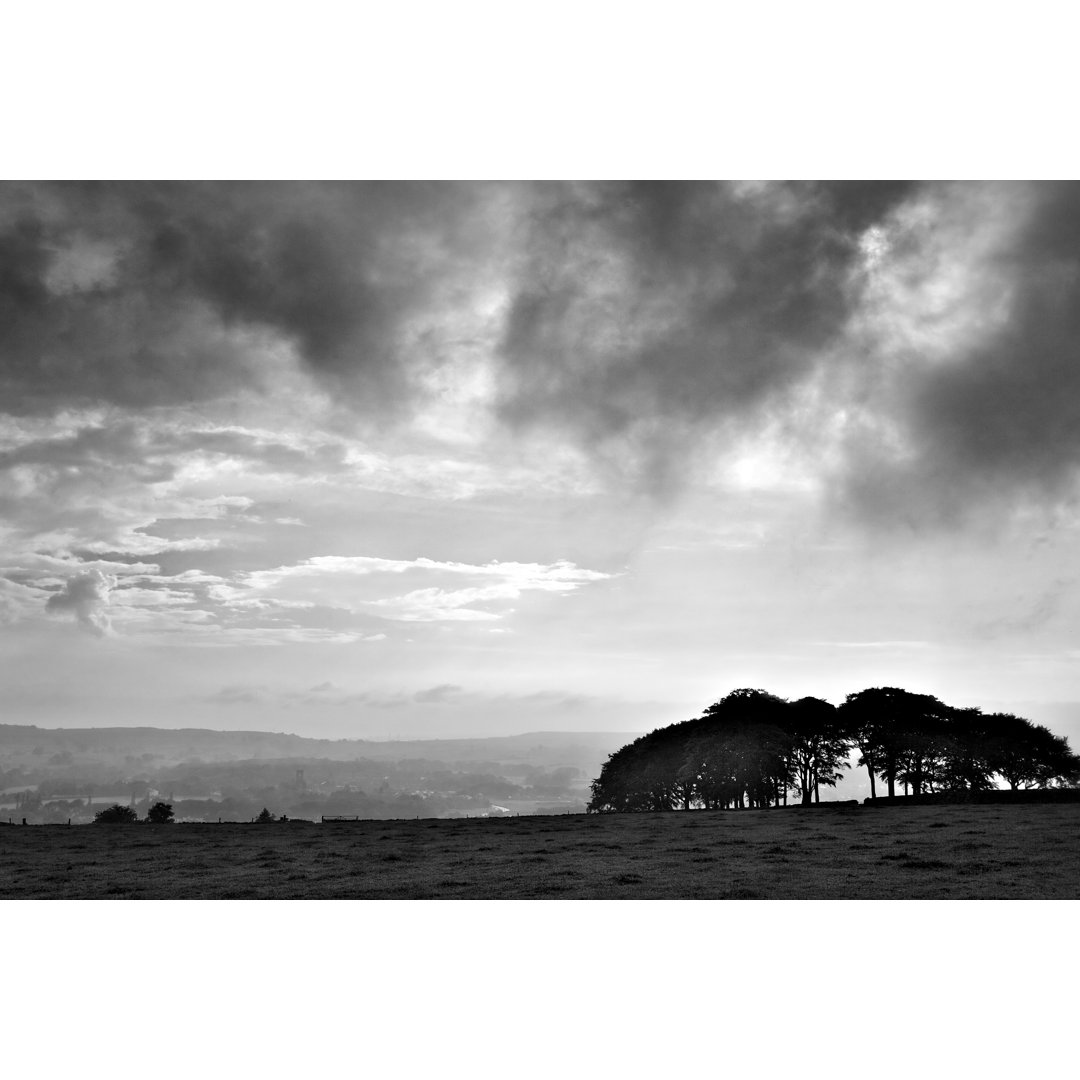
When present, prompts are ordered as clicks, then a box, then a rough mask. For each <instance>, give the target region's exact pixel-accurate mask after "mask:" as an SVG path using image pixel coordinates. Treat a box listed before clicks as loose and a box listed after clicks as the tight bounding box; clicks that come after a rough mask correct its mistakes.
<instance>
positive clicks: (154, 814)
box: [146, 802, 173, 825]
mask: <svg viewBox="0 0 1080 1080" xmlns="http://www.w3.org/2000/svg"><path fill="white" fill-rule="evenodd" d="M172 819H173V808H172V806H171V805H170V804H169V803H163V802H158V803H154V805H153V806H151V807H150V809H149V810H148V811H147V813H146V820H147V821H149V822H150V823H151V824H152V825H169V824H171V822H172Z"/></svg>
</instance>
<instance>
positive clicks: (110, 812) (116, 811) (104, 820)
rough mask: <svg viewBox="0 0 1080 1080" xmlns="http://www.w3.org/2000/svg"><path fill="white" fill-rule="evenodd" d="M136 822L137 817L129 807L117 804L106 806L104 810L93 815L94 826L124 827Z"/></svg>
mask: <svg viewBox="0 0 1080 1080" xmlns="http://www.w3.org/2000/svg"><path fill="white" fill-rule="evenodd" d="M138 820H139V815H138V814H136V813H135V811H134V810H132V809H131V807H130V806H121V805H120V804H119V803H113V805H112V806H106V807H105V809H104V810H99V811H98V812H97V813H96V814H95V815H94V824H95V825H97V824H101V825H126V824H127V823H128V822H130V821H138Z"/></svg>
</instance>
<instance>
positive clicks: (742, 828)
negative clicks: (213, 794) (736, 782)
mask: <svg viewBox="0 0 1080 1080" xmlns="http://www.w3.org/2000/svg"><path fill="white" fill-rule="evenodd" d="M0 897H3V898H5V899H14V898H23V899H32V898H38V899H61V898H66V899H146V900H149V899H388V900H389V899H444V898H446V899H622V898H626V899H660V898H663V899H680V898H685V899H736V900H739V899H747V900H760V899H1057V900H1065V899H1069V900H1071V899H1077V898H1080V805H1076V804H1072V805H1032V806H913V807H887V808H880V807H875V808H873V809H871V808H865V807H856V806H851V807H844V808H837V809H832V808H825V807H820V808H814V809H808V810H802V809H788V810H747V811H742V812H722V811H719V812H704V811H700V812H690V813H666V814H625V815H623V814H610V815H584V814H575V815H565V816H559V817H518V818H503V819H498V818H480V819H470V820H457V821H436V820H421V821H359V822H346V823H336V824H331V823H327V824H320V825H315V824H304V823H294V822H290V823H288V824H273V825H252V824H242V825H241V824H223V825H169V826H150V825H113V826H102V825H84V826H73V827H70V828H67V827H63V826H38V827H34V826H28V827H25V828H23V827H21V826H12V827H5V828H0Z"/></svg>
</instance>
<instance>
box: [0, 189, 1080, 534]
mask: <svg viewBox="0 0 1080 1080" xmlns="http://www.w3.org/2000/svg"><path fill="white" fill-rule="evenodd" d="M984 235H985V237H988V238H989V239H987V240H986V242H985V243H982V241H981V240H980V238H981V237H984ZM875 237H876V239H875ZM868 240H873V243H874V244H879V245H880V248H881V251H883V252H884V254H883V255H882V256H881V258H882V259H883V260H884V262H883V265H886V266H888V267H891V268H892V270H891V273H892V274H893V277H892V278H891V279H889V281H890V282H891V284H890V285H889V286H888V287H887V288H886V289H885V295H880V294H875V293H874V292H873V288H872V285H873V279H872V273H871V269H872V268H871V267H870V264H869V261H868V250H869V249H868V247H867V244H868ZM980 244H981V245H982V246H980ZM958 282H959V284H958ZM984 282H989V283H990V285H992V286H993V287H992V288H991V287H990V285H987V286H986V288H982V287H981V284H980V283H984ZM890 289H891V290H893V292H894V293H895V295H890V294H889V290H890ZM920 289H921V291H920ZM499 295H502V296H503V297H504V298H505V303H504V304H503V305H502V307H501V308H500V307H498V305H497V303H496V298H497V297H498V296H499ZM1078 301H1080V185H1077V184H1034V185H1031V184H1026V185H1025V184H1008V185H979V184H966V183H965V184H951V185H950V184H910V183H899V182H896V183H894V182H868V183H854V182H840V183H811V182H806V183H803V182H799V183H773V184H712V183H669V182H657V183H580V184H574V183H566V184H563V183H538V184H491V185H479V184H430V183H364V184H337V183H330V184H312V183H167V184H158V183H124V184H113V183H87V184H70V183H61V184H45V185H38V184H21V183H11V184H5V185H3V186H0V344H2V346H3V348H2V351H0V401H2V407H3V408H4V409H5V410H6V411H7V412H8V413H13V414H35V413H41V414H46V415H47V414H49V413H52V412H55V411H56V410H58V409H60V408H63V407H65V406H72V405H89V404H94V403H112V404H117V405H120V406H123V407H126V408H129V409H143V410H145V409H146V408H148V407H152V406H158V405H175V404H191V403H198V402H201V401H208V400H212V399H214V398H216V397H219V396H221V395H225V394H228V393H230V392H232V391H234V390H236V389H237V388H239V387H261V388H263V389H265V390H267V391H268V392H270V393H272V392H273V391H274V389H275V386H274V380H275V377H276V375H275V373H276V372H277V371H278V370H279V368H278V367H276V366H275V365H276V364H279V363H280V361H279V360H275V359H274V357H275V356H276V355H277V354H279V353H280V352H281V350H282V347H283V346H288V347H289V348H290V349H291V350H292V351H293V353H294V354H295V357H296V359H297V362H298V363H299V364H300V367H301V370H303V371H305V372H307V373H308V374H310V375H311V376H312V377H314V378H315V379H317V380H319V381H320V383H321V384H322V385H323V386H325V387H327V388H329V389H331V390H332V391H333V392H334V395H335V400H337V401H339V402H340V403H341V404H342V405H343V407H344V408H345V409H346V410H351V411H353V412H355V413H359V414H362V415H363V416H364V417H365V418H366V419H372V418H381V417H386V418H389V419H391V420H392V419H393V418H395V417H397V416H400V415H402V414H403V413H406V412H408V411H409V410H410V409H411V408H412V407H413V406H416V405H419V404H421V403H422V401H423V400H424V398H423V396H422V395H423V391H421V390H420V389H419V383H418V380H417V375H418V374H420V373H422V372H423V371H425V370H427V369H425V365H429V366H430V365H438V364H440V363H443V362H445V361H448V360H451V361H452V360H453V359H454V357H455V355H456V353H455V350H460V349H461V348H474V347H475V346H476V340H475V339H472V338H469V336H468V334H469V333H473V332H476V331H477V326H476V325H471V327H468V326H466V327H465V328H464V329H463V328H462V326H458V325H457V324H456V323H455V318H457V317H458V316H459V315H460V314H461V313H462V312H465V313H469V312H475V311H476V310H477V308H478V305H479V306H480V307H484V309H485V310H486V311H490V312H492V314H490V317H489V316H488V315H484V316H483V317H482V318H481V319H480V321H481V322H482V321H483V319H487V320H488V322H487V323H486V324H485V325H486V327H487V329H486V330H485V331H484V332H485V333H490V335H491V342H492V343H493V345H494V349H495V354H496V355H495V363H496V365H497V370H496V373H495V374H496V383H495V385H496V387H497V401H496V408H497V411H498V415H499V416H500V418H501V419H502V420H503V421H504V422H505V423H506V424H507V425H508V427H509V428H510V429H511V430H512V431H513V432H522V431H526V430H536V431H540V432H546V433H548V434H549V435H554V436H555V437H558V438H566V439H570V440H572V441H574V442H576V443H577V444H579V445H581V446H584V447H586V448H587V449H588V450H589V451H590V452H591V454H592V455H593V460H594V461H595V462H597V463H598V464H599V465H600V466H601V467H604V468H609V469H610V470H611V472H612V474H613V475H614V476H616V477H618V478H619V480H620V481H628V480H629V481H633V482H636V483H638V484H644V485H645V486H646V487H648V488H649V489H650V490H652V491H654V492H664V491H668V490H673V489H675V488H677V487H678V485H679V483H680V482H681V481H682V479H684V477H685V476H686V475H687V474H688V473H690V472H692V470H693V467H694V465H695V463H697V462H699V461H701V460H703V455H702V452H701V450H702V447H703V445H705V444H706V443H710V444H713V445H715V442H716V440H717V439H718V438H719V439H723V438H724V437H735V436H741V435H750V436H752V435H753V434H754V433H755V432H756V431H758V430H759V429H760V427H761V426H762V424H764V423H772V422H774V421H777V422H779V423H780V425H781V430H782V431H784V430H789V429H790V431H791V433H792V434H791V435H790V437H791V438H792V440H793V442H792V446H793V447H794V448H795V449H796V451H799V450H802V451H805V452H806V453H807V454H809V455H811V459H812V460H815V462H816V459H817V457H818V456H820V457H821V461H820V462H819V463H817V462H816V464H817V465H818V466H819V467H820V468H821V469H822V470H825V469H828V470H829V471H830V476H829V477H828V479H829V480H830V481H831V491H832V492H833V493H834V494H835V495H836V497H837V499H838V502H839V503H840V504H842V505H843V506H845V507H846V508H847V509H849V510H851V511H853V512H855V513H856V514H858V515H859V516H860V517H862V518H864V519H867V518H868V519H873V520H885V521H892V522H894V521H896V520H897V519H901V520H909V521H911V522H913V523H921V522H926V521H937V522H942V521H947V520H949V519H951V518H954V519H955V518H959V517H962V516H963V514H964V513H965V511H966V509H967V508H970V507H973V506H983V505H987V504H993V503H999V502H1002V501H1004V502H1005V503H1008V504H1012V503H1013V502H1014V501H1015V500H1016V499H1017V498H1031V499H1033V500H1039V501H1041V502H1046V501H1047V500H1049V501H1054V500H1058V499H1062V498H1066V497H1068V496H1070V495H1071V493H1072V492H1073V488H1074V482H1075V479H1076V467H1077V465H1078V464H1080V355H1078V353H1080V344H1078V342H1080V302H1078ZM905 304H906V305H907V306H906V307H904V306H903V305H905ZM949 304H952V305H953V306H954V307H959V308H965V310H964V315H965V319H966V321H965V322H964V327H963V330H962V332H961V331H954V332H950V333H951V336H950V334H944V333H943V332H942V324H943V321H947V319H946V315H947V314H948V312H946V315H943V314H942V312H943V310H944V309H943V305H944V306H945V308H947V307H948V305H949ZM485 305H486V306H485ZM890 305H893V307H890ZM883 312H884V314H883ZM875 320H876V322H875ZM893 323H897V324H904V325H909V324H910V325H911V326H916V328H917V330H918V332H917V333H916V332H912V333H910V334H908V336H907V338H905V339H903V340H899V338H898V339H897V340H896V341H894V340H891V339H890V338H889V333H892V329H890V328H893ZM463 325H464V324H463ZM870 325H873V326H874V327H876V329H875V330H874V332H873V333H871V332H868V330H867V327H868V326H870ZM901 336H902V335H901ZM927 341H933V342H934V344H932V345H927V344H926V342H927ZM943 343H944V344H943ZM808 387H816V388H817V389H816V390H815V393H816V395H817V396H814V395H811V396H810V397H802V396H800V395H803V394H804V392H805V391H807V388H808ZM822 388H824V389H822ZM784 425H788V427H785V426H784ZM837 430H840V432H841V434H839V435H837V433H836V432H837ZM133 432H134V429H132V428H130V427H124V425H123V424H121V425H119V427H118V430H117V431H115V432H112V433H109V432H104V431H89V430H84V431H82V432H79V433H76V434H73V435H70V436H65V439H66V441H65V439H61V440H54V441H51V442H49V444H48V446H47V447H46V446H44V444H37V445H35V446H34V447H24V448H22V449H11V450H8V451H6V452H5V456H4V458H3V460H2V461H0V465H8V466H14V465H18V464H19V463H20V462H29V461H31V459H32V458H33V455H35V454H37V455H44V457H45V458H47V459H48V461H49V463H50V467H52V468H54V469H55V470H57V475H60V474H61V473H62V471H63V470H64V469H65V468H68V467H70V468H72V469H75V468H77V467H78V466H79V463H80V462H86V461H95V460H101V461H103V460H105V459H106V458H108V457H109V455H110V453H111V452H112V451H110V449H109V447H110V445H112V446H116V447H117V449H116V451H115V454H114V457H115V459H116V460H117V461H118V462H119V461H120V459H121V458H123V457H125V456H126V458H127V460H128V461H131V462H135V461H136V455H137V454H143V462H144V463H143V464H133V466H132V467H133V468H134V469H145V470H149V471H148V473H147V475H146V476H145V477H144V478H143V479H145V480H146V482H151V481H153V480H154V479H155V478H157V477H159V476H162V477H163V476H167V475H168V471H169V469H170V468H171V465H170V462H169V460H168V457H167V454H165V453H161V454H159V453H156V452H155V448H154V447H152V446H149V445H148V444H147V443H146V436H145V435H139V436H138V438H136V437H135V435H134V434H133ZM186 438H187V442H186V443H184V437H182V436H180V435H179V434H174V435H173V436H172V442H173V444H174V445H173V446H172V449H173V450H174V451H175V452H177V453H181V452H184V451H185V450H187V449H192V450H195V449H198V450H201V451H203V452H205V453H222V454H229V455H233V456H238V457H245V456H247V457H248V459H249V460H250V461H251V462H252V464H257V467H260V468H278V469H282V470H291V469H293V468H295V469H297V470H299V471H303V469H305V468H307V467H309V466H310V465H311V464H312V463H311V461H310V455H311V454H312V453H314V451H311V450H309V449H306V448H304V449H299V448H297V447H294V446H290V445H288V444H287V443H286V442H285V441H282V442H281V443H280V444H273V445H271V441H269V440H263V441H262V443H261V444H260V445H258V446H254V445H253V444H252V442H251V439H250V437H249V435H247V434H245V433H243V432H242V431H240V430H237V431H231V430H227V429H221V430H218V431H214V432H209V431H203V432H199V433H197V434H193V435H190V436H187V437H186ZM828 439H832V440H833V445H832V449H833V450H835V455H834V456H833V457H831V458H829V459H828V461H826V455H824V454H823V453H821V451H820V447H822V446H825V445H826V443H827V442H828ZM125 440H126V444H127V445H126V447H120V446H119V443H123V442H125ZM140 440H141V441H140ZM181 443H184V444H183V445H181ZM144 451H146V452H145V453H144ZM319 453H320V454H321V460H320V462H319V463H318V464H319V467H320V468H322V469H323V470H324V471H334V470H335V469H338V468H340V466H341V451H340V449H337V448H335V447H333V446H331V445H330V444H329V443H328V444H327V447H326V448H325V450H324V451H320V452H319ZM130 478H131V479H139V478H140V477H138V476H136V475H135V473H134V472H133V473H131V474H130ZM65 482H67V481H65ZM70 482H71V483H75V482H76V479H75V478H72V479H71V480H70Z"/></svg>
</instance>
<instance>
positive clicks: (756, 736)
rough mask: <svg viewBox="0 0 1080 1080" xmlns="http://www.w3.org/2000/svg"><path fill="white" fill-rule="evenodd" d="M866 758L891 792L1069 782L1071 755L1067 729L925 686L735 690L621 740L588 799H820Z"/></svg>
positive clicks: (1074, 776) (747, 803)
mask: <svg viewBox="0 0 1080 1080" xmlns="http://www.w3.org/2000/svg"><path fill="white" fill-rule="evenodd" d="M854 751H858V755H859V756H858V765H859V766H860V767H864V768H866V770H867V773H868V775H869V779H870V789H871V794H872V795H876V793H877V791H876V780H877V779H878V778H880V779H882V780H883V781H884V782H885V785H886V789H887V791H888V794H889V795H894V794H895V793H896V788H897V786H898V785H902V786H903V787H904V791H905V793H907V792H908V791H910V792H911V793H912V794H914V795H919V794H924V793H932V792H939V791H952V790H958V789H968V790H976V791H977V790H985V789H988V788H992V787H995V786H996V779H995V778H997V777H1000V778H1001V779H1002V780H1003V781H1004V782H1005V783H1007V784H1008V785H1009V786H1010V787H1011V788H1013V789H1017V788H1020V787H1045V786H1050V785H1057V786H1075V785H1076V784H1078V783H1080V757H1077V755H1076V754H1074V753H1073V752H1072V751H1071V750H1070V748H1069V744H1068V740H1067V739H1065V738H1063V737H1062V736H1059V735H1054V734H1053V733H1052V732H1050V731H1049V730H1048V729H1047V728H1045V727H1041V726H1039V725H1036V724H1033V723H1031V722H1030V721H1029V720H1024V719H1023V718H1021V717H1017V716H1013V715H1011V714H1007V713H990V714H984V713H982V712H981V711H980V710H979V709H964V708H954V707H951V706H949V705H946V704H944V703H943V702H941V701H939V700H938V699H937V698H936V697H933V696H931V695H929V694H915V693H912V692H910V691H908V690H902V689H899V688H897V687H888V686H886V687H873V688H870V689H867V690H862V691H860V692H858V693H855V694H849V695H848V696H847V698H846V699H845V701H844V703H843V704H842V705H841V706H840V707H839V708H835V707H834V706H832V705H831V704H830V703H829V702H827V701H823V700H821V699H819V698H812V697H807V698H801V699H799V700H798V701H793V702H789V701H786V700H785V699H783V698H780V697H777V696H776V695H774V694H770V693H768V692H767V691H765V690H750V689H741V690H734V691H732V692H731V693H730V694H728V695H727V696H726V697H724V698H722V699H721V700H720V701H717V702H715V703H714V704H712V705H710V706H709V707H708V708H707V709H705V710H704V712H703V713H702V715H701V716H698V717H695V718H694V719H691V720H684V721H682V722H680V723H676V724H670V725H668V726H667V727H662V728H658V729H657V730H655V731H651V732H649V733H648V734H647V735H642V736H641V737H640V738H638V739H635V740H634V741H633V742H632V743H628V744H627V745H626V746H623V747H621V748H620V749H619V750H617V751H616V752H615V753H614V754H612V755H611V757H610V758H609V759H608V760H607V761H606V762H605V763H604V765H603V767H602V768H601V771H600V776H599V777H598V778H597V779H596V780H594V781H593V785H592V801H591V802H590V804H589V809H590V810H592V811H635V810H638V811H640V810H674V809H683V810H689V809H695V808H702V809H726V808H735V809H739V808H746V807H766V806H773V805H778V804H780V803H786V802H787V800H788V795H789V793H791V794H793V795H794V796H795V797H797V798H798V799H799V801H800V802H801V803H802V804H803V805H807V804H809V803H812V802H817V801H819V800H820V791H821V788H822V787H833V786H835V785H836V783H837V782H838V781H839V780H840V779H841V778H842V777H843V775H844V772H845V770H847V769H848V768H850V757H851V755H852V753H853V752H854Z"/></svg>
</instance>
